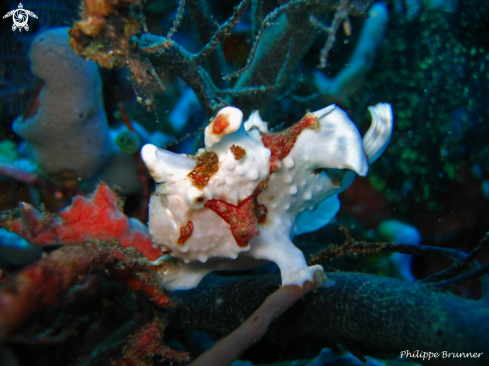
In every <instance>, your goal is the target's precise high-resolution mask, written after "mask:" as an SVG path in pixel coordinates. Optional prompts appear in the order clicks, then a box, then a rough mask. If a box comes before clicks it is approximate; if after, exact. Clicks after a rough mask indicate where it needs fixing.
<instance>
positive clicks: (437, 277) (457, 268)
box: [421, 233, 489, 283]
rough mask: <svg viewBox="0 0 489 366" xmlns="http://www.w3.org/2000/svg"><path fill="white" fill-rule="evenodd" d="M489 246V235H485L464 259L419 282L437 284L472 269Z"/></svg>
mask: <svg viewBox="0 0 489 366" xmlns="http://www.w3.org/2000/svg"><path fill="white" fill-rule="evenodd" d="M488 246H489V233H486V236H484V238H483V239H482V240H481V241H480V243H479V244H478V245H477V247H475V248H474V249H473V250H472V251H471V252H470V253H469V254H468V255H467V256H466V257H465V258H464V259H462V260H460V261H458V262H456V263H454V264H453V265H451V266H450V267H449V268H447V269H446V270H445V271H442V272H438V273H435V274H434V275H432V276H429V277H427V278H424V279H423V280H422V281H421V282H424V283H429V282H437V281H442V280H446V279H448V278H452V277H454V276H457V275H458V274H460V273H462V272H463V271H464V270H466V269H467V268H469V267H472V268H473V266H472V263H473V262H474V261H475V259H476V258H477V256H478V255H479V254H480V253H482V252H483V251H484V250H485V249H487V247H488Z"/></svg>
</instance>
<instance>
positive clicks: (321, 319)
mask: <svg viewBox="0 0 489 366" xmlns="http://www.w3.org/2000/svg"><path fill="white" fill-rule="evenodd" d="M328 279H330V280H332V281H334V283H335V285H334V286H332V287H329V288H326V289H317V290H316V291H314V292H311V293H309V294H307V295H306V296H304V299H303V301H300V302H299V303H296V304H295V305H294V306H293V307H291V308H290V309H289V310H288V311H286V312H285V313H284V314H283V315H282V316H281V317H280V318H278V319H277V320H276V321H275V322H273V323H272V324H271V325H270V327H269V329H268V331H267V333H266V334H265V336H266V337H268V338H271V339H272V340H274V341H277V342H281V343H285V342H286V341H287V340H288V339H292V338H295V337H314V338H316V339H321V342H322V344H324V345H327V344H335V343H341V344H348V345H350V348H351V347H353V348H356V349H358V350H359V351H360V352H367V353H369V354H372V353H373V352H375V351H381V352H383V353H392V354H399V352H400V351H402V350H406V349H413V350H416V349H429V350H432V351H435V352H440V350H445V349H449V350H450V352H478V353H481V352H483V356H482V357H480V358H478V359H471V360H470V362H471V363H470V364H471V365H481V366H482V365H486V364H487V358H486V354H487V352H489V343H488V342H487V337H486V334H487V332H489V311H488V309H487V303H485V302H483V301H474V300H467V299H463V298H461V297H457V296H454V295H453V294H447V293H440V292H439V291H434V290H429V289H428V288H426V287H425V286H423V285H420V284H419V283H415V282H406V281H401V280H397V279H393V278H387V277H382V276H374V275H368V274H361V273H341V272H337V273H328ZM279 283H280V278H279V276H278V275H268V276H251V277H241V278H230V277H228V278H220V279H216V278H213V279H212V281H210V280H204V281H203V282H202V283H201V284H200V285H199V287H198V288H197V289H196V290H192V291H183V292H180V293H179V292H175V293H174V295H173V296H172V300H173V301H175V303H176V305H177V306H178V309H177V311H176V312H175V313H174V314H175V315H174V318H173V319H172V321H171V323H170V326H172V327H176V328H180V329H200V330H207V331H216V332H225V333H228V332H231V331H232V330H233V329H234V328H236V327H237V326H239V325H240V324H241V322H242V319H246V318H248V317H249V316H250V315H251V314H252V313H253V311H254V310H255V309H256V307H257V304H260V303H261V302H262V301H263V300H264V299H265V297H266V296H267V294H270V293H272V292H274V291H275V290H276V289H277V288H278V285H279ZM216 300H219V301H218V302H217V301H216ZM216 304H218V305H216ZM430 364H433V365H443V366H447V365H448V366H457V365H459V364H460V360H459V359H456V358H452V359H446V358H445V359H442V358H438V359H432V360H430ZM467 364H468V363H467Z"/></svg>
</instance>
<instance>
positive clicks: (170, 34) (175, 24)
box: [166, 0, 185, 40]
mask: <svg viewBox="0 0 489 366" xmlns="http://www.w3.org/2000/svg"><path fill="white" fill-rule="evenodd" d="M184 6H185V0H180V4H179V5H178V11H177V16H176V17H175V20H174V21H173V25H172V27H171V29H170V30H169V31H168V34H167V35H166V39H168V40H170V39H171V37H173V35H174V34H175V32H176V31H177V28H178V26H179V25H180V22H181V21H182V17H183V8H184Z"/></svg>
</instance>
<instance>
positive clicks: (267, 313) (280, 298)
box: [190, 272, 326, 366]
mask: <svg viewBox="0 0 489 366" xmlns="http://www.w3.org/2000/svg"><path fill="white" fill-rule="evenodd" d="M325 282H326V278H325V276H324V274H323V273H322V272H316V274H315V276H314V281H313V282H306V283H304V285H303V286H302V287H299V286H290V285H289V286H282V287H280V288H279V289H278V290H277V291H275V292H274V293H272V294H271V295H269V296H268V297H267V298H266V299H265V301H264V302H263V304H262V305H261V306H260V307H259V308H258V309H257V310H256V311H255V312H254V313H253V314H251V316H250V317H249V318H248V319H246V321H245V322H244V323H243V324H241V325H240V326H239V327H238V328H237V329H236V330H234V331H233V332H232V333H231V334H230V335H228V336H227V337H225V338H223V339H221V340H220V341H219V342H218V343H217V344H216V345H215V346H214V347H212V348H211V349H210V350H209V351H207V352H205V353H204V354H202V355H201V356H199V357H198V358H197V359H196V360H195V361H194V362H192V363H191V364H190V366H206V365H214V366H226V365H230V364H231V363H232V362H233V361H234V360H236V359H237V358H238V357H239V356H240V355H241V354H242V353H243V352H244V351H245V350H247V349H248V348H249V347H250V346H251V345H252V344H254V343H255V342H257V341H258V340H259V339H260V338H261V337H263V335H264V334H265V332H266V331H267V329H268V327H269V325H270V324H271V323H272V322H273V321H274V320H275V319H277V318H278V317H279V316H280V315H282V314H283V313H284V312H285V311H286V310H287V309H288V308H290V307H291V306H292V305H294V303H295V302H296V301H297V300H299V299H300V298H301V297H302V296H304V295H305V294H307V293H308V292H310V291H312V290H314V289H317V288H318V287H321V285H322V284H323V283H325Z"/></svg>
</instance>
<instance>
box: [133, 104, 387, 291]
mask: <svg viewBox="0 0 489 366" xmlns="http://www.w3.org/2000/svg"><path fill="white" fill-rule="evenodd" d="M371 112H372V127H371V129H370V130H369V132H368V133H367V136H369V137H368V139H367V140H366V141H367V142H369V143H368V144H367V145H365V144H362V137H361V136H360V134H359V132H358V130H357V128H356V126H355V125H354V123H353V122H352V121H351V120H350V119H349V118H348V116H347V115H346V113H345V112H344V111H342V110H341V109H340V108H338V107H336V106H334V105H331V106H329V107H326V108H323V109H321V110H319V111H316V112H313V113H308V114H306V115H305V116H304V118H302V120H300V121H299V122H297V123H296V124H295V125H294V126H292V127H290V128H289V129H287V130H285V131H282V132H280V133H264V134H263V135H262V133H261V132H260V131H263V130H265V131H266V128H265V127H264V125H265V123H264V122H263V121H262V120H261V119H260V117H259V115H258V114H257V113H254V114H253V115H252V117H251V118H250V121H249V122H247V123H246V124H245V125H246V127H247V128H248V131H246V130H245V127H244V125H243V124H242V119H243V114H242V112H241V111H240V110H239V109H237V108H233V107H226V108H223V109H221V110H220V111H219V113H218V114H217V116H216V117H215V118H214V119H213V120H212V122H211V123H210V124H209V125H208V126H207V128H206V129H205V145H206V148H205V149H201V150H199V151H198V153H197V155H196V156H195V157H188V156H184V155H178V154H175V153H172V152H169V151H166V150H163V149H159V148H157V147H156V146H153V145H145V146H144V147H143V149H142V151H141V155H142V158H143V160H144V162H145V164H146V166H147V167H148V170H149V172H150V174H151V175H152V176H153V178H154V179H155V181H156V183H157V187H156V192H155V193H154V194H153V195H152V197H151V200H150V205H149V232H150V235H151V237H152V239H153V243H154V244H155V245H159V246H161V247H162V249H163V250H164V251H165V252H166V251H168V250H170V254H171V255H172V256H173V257H175V258H177V259H178V269H176V270H173V271H169V272H168V273H167V274H166V275H165V278H164V283H163V285H164V286H165V287H166V288H168V289H189V288H194V287H196V286H197V285H198V283H199V282H200V280H201V279H202V278H203V277H204V276H205V275H206V274H207V273H209V272H212V271H215V270H239V269H248V268H254V267H257V266H260V265H263V264H264V263H266V261H270V262H274V263H276V264H277V265H278V267H279V268H280V271H281V274H282V284H283V285H302V284H303V283H304V282H306V281H312V279H313V276H314V273H315V272H316V271H322V267H321V266H312V267H308V266H307V263H306V260H305V258H304V255H303V253H302V252H301V251H300V250H299V249H298V248H297V247H295V246H294V244H293V243H292V241H291V238H292V237H293V236H294V235H295V234H296V233H298V232H307V231H312V230H315V229H318V228H320V227H322V226H324V225H326V224H327V223H328V222H329V221H330V220H331V218H332V217H333V216H334V215H335V214H336V212H337V210H338V208H339V204H338V203H337V198H336V195H337V194H338V193H340V192H342V191H343V190H345V189H346V188H348V187H349V185H350V184H351V182H352V181H353V179H354V177H355V173H357V174H359V175H362V176H363V175H366V174H367V171H368V160H367V159H368V158H371V159H372V160H373V159H374V158H376V157H378V156H379V155H380V154H379V152H382V151H383V150H384V149H385V147H386V145H387V143H388V141H389V139H390V135H391V132H392V111H391V109H390V106H388V105H383V104H379V105H377V106H375V107H371ZM386 132H387V133H386ZM363 142H365V141H363ZM331 202H333V204H334V206H333V209H330V207H329V203H331ZM324 203H328V204H326V205H324ZM318 210H321V211H324V212H326V214H324V215H318V212H317V211H318ZM318 217H319V219H318ZM304 223H306V224H305V227H301V225H303V224H304Z"/></svg>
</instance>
